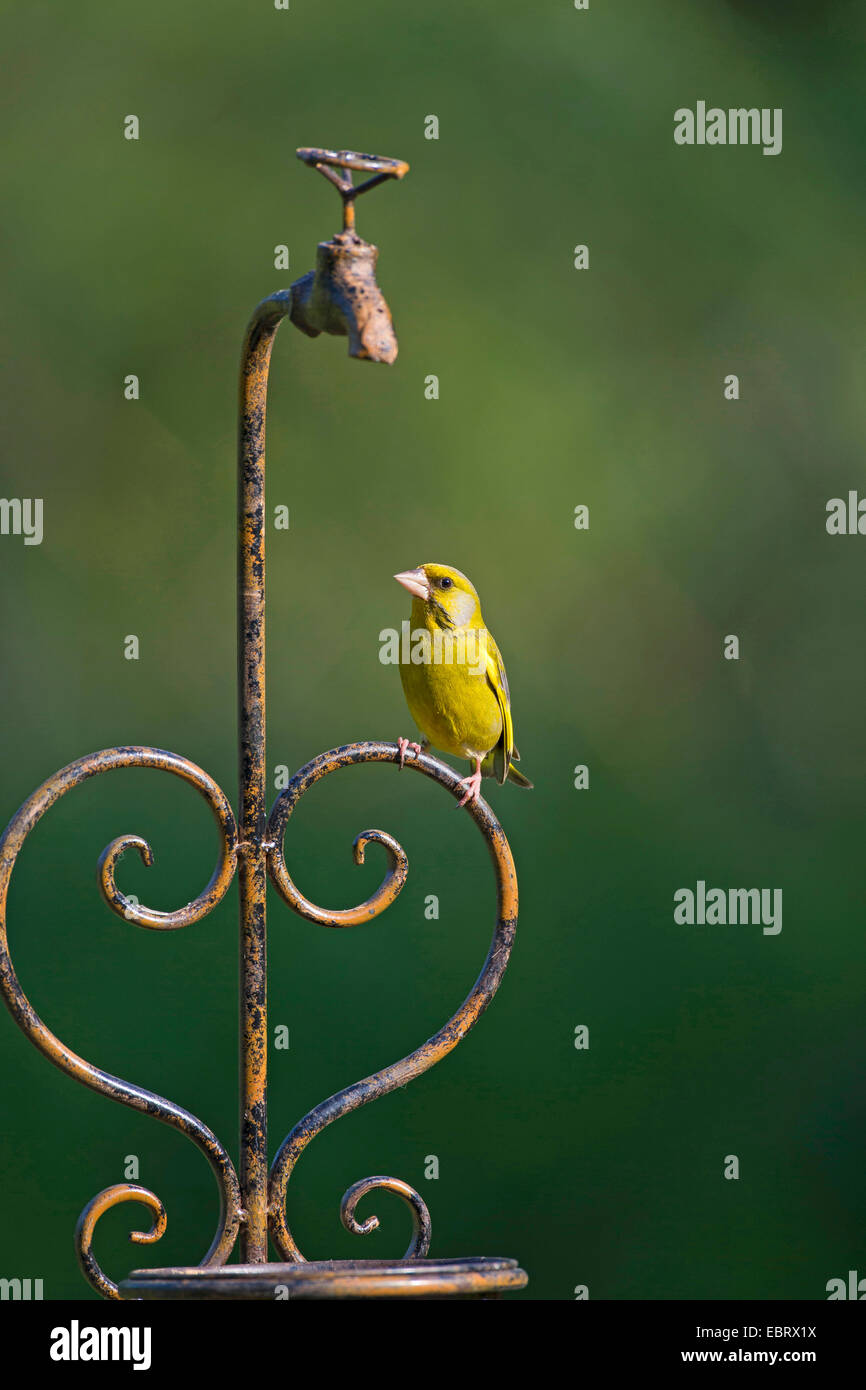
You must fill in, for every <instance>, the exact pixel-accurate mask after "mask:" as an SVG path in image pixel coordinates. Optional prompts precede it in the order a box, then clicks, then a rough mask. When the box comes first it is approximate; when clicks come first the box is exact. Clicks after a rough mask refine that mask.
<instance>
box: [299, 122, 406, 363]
mask: <svg viewBox="0 0 866 1390" xmlns="http://www.w3.org/2000/svg"><path fill="white" fill-rule="evenodd" d="M298 158H299V159H302V160H303V161H304V163H305V164H309V165H310V166H311V167H312V168H314V169H318V170H319V172H320V173H321V174H324V175H325V177H326V178H327V179H329V180H330V182H331V183H333V184H334V186H335V187H336V188H337V190H338V191H339V193H340V197H341V198H342V200H343V230H342V232H339V233H338V234H337V235H336V236H335V237H333V238H332V239H331V240H330V241H320V242H319V246H318V250H317V252H316V268H315V270H311V271H309V272H308V273H307V274H306V275H303V276H302V277H301V279H300V280H296V281H295V283H294V285H293V286H292V309H291V318H292V323H293V324H294V325H295V327H296V328H300V330H301V332H302V333H306V334H307V335H308V336H309V337H311V338H317V337H318V336H319V334H320V333H334V334H337V335H338V336H340V337H346V336H348V339H349V356H350V357H359V358H361V359H362V360H364V361H368V362H387V363H391V362H393V361H394V360H395V358H396V356H397V338H396V335H395V333H394V325H393V323H392V321H391V311H390V309H389V308H388V305H387V303H386V302H385V298H384V296H383V294H382V292H381V290H380V289H379V286H378V284H377V282H376V262H377V260H378V258H379V249H378V247H376V246H373V245H371V244H370V243H369V242H367V241H363V240H362V239H361V237H359V236H358V234H357V233H356V231H355V199H356V198H357V197H359V195H360V194H361V193H366V192H367V191H368V190H369V189H371V188H375V187H376V186H377V184H380V183H383V182H385V181H386V180H387V179H402V178H403V176H404V174H407V173H408V171H409V165H408V164H406V163H405V162H404V161H403V160H400V159H384V158H381V157H379V156H377V155H371V154H355V153H354V152H353V151H352V150H319V149H301V150H298ZM337 169H342V170H344V171H345V172H344V174H343V175H342V176H341V175H339V174H338V173H336V170H337ZM353 169H362V170H366V171H368V172H372V173H373V177H372V178H370V179H367V180H366V182H364V183H361V184H359V185H358V186H357V187H355V186H354V184H353V182H352V170H353Z"/></svg>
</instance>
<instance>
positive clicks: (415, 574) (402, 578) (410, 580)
mask: <svg viewBox="0 0 866 1390" xmlns="http://www.w3.org/2000/svg"><path fill="white" fill-rule="evenodd" d="M394 578H395V579H396V581H397V583H398V584H402V585H403V588H404V589H408V590H409V593H410V594H412V595H413V597H414V598H420V599H422V600H423V602H424V603H427V601H428V599H429V598H430V580H429V579H428V578H427V576H426V574H425V573H424V571H423V570H422V569H417V570H404V571H403V573H402V574H395V575H394Z"/></svg>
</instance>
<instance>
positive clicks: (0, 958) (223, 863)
mask: <svg viewBox="0 0 866 1390" xmlns="http://www.w3.org/2000/svg"><path fill="white" fill-rule="evenodd" d="M122 767H152V768H157V769H159V770H162V771H166V772H172V773H174V774H175V775H176V776H178V777H180V778H182V779H183V780H184V781H185V782H189V783H190V784H191V785H192V786H194V787H195V788H196V789H197V790H198V791H199V792H201V794H202V796H203V797H204V799H205V800H206V801H207V803H208V805H209V806H210V808H211V811H212V812H213V815H214V818H215V820H216V822H217V826H218V828H219V832H220V852H219V858H218V861H217V866H216V868H215V870H214V872H213V875H212V876H211V880H210V882H209V883H208V885H207V887H206V888H205V889H204V890H203V892H202V893H200V894H199V896H198V897H197V898H195V899H194V900H193V902H191V903H188V904H187V906H186V907H183V908H181V909H179V910H178V911H177V912H156V911H154V910H152V909H151V908H147V907H142V906H139V905H136V904H134V903H133V902H132V901H131V900H130V899H128V898H126V897H125V896H124V895H123V894H122V893H121V892H120V891H119V890H118V888H117V887H116V884H115V882H114V869H115V866H116V864H117V860H118V859H119V857H120V855H121V854H122V853H123V851H124V850H125V849H129V848H135V849H137V850H138V851H139V853H140V854H141V856H142V859H143V860H144V862H145V864H152V863H153V851H152V850H151V848H150V846H149V845H148V844H147V842H146V841H145V840H142V839H141V838H140V837H139V836H136V835H126V836H123V837H122V838H120V839H118V840H114V841H113V842H112V843H111V844H110V845H109V846H108V848H107V849H106V850H105V851H104V853H103V855H102V857H101V859H100V861H99V885H100V889H101V891H102V893H103V896H104V897H105V899H106V901H107V902H108V904H109V906H110V907H111V908H112V909H113V910H114V911H115V912H117V913H118V914H119V915H121V916H123V917H124V918H125V919H126V920H127V921H131V922H134V923H135V924H136V925H138V926H142V927H150V928H155V929H157V930H164V929H173V928H176V927H182V926H187V925H189V924H190V923H192V922H197V921H199V920H200V919H201V918H202V917H204V916H206V914H207V913H208V912H210V911H211V910H212V909H213V908H214V907H215V906H216V905H217V903H218V902H219V901H220V900H221V899H222V897H223V896H224V895H225V892H226V890H227V888H228V886H229V884H230V883H231V880H232V877H233V875H234V871H235V862H236V860H235V856H236V842H237V835H236V831H235V821H234V816H233V814H232V810H231V807H230V806H229V803H228V801H227V800H226V797H225V796H224V794H223V792H222V791H221V790H220V788H219V787H218V786H217V784H216V782H214V781H213V780H212V778H210V777H209V776H208V775H207V773H206V772H203V771H202V769H201V768H199V767H197V766H196V765H195V763H192V762H189V761H188V760H187V759H186V758H182V757H180V756H179V755H178V754H176V753H168V752H165V751H164V750H163V749H160V748H141V747H118V748H107V749H104V750H103V751H101V752H99V753H91V754H89V755H88V756H87V757H85V758H79V759H78V761H77V762H74V763H70V764H69V766H68V767H65V768H63V769H62V770H61V771H60V772H57V773H55V774H54V776H53V777H50V778H49V779H48V781H46V782H44V783H43V784H42V786H41V787H39V788H38V789H37V790H36V791H35V792H34V793H33V795H32V796H30V797H28V799H27V800H26V801H25V802H24V804H23V805H22V806H21V807H20V809H19V810H18V811H17V813H16V814H15V815H14V816H13V817H12V820H11V821H10V822H9V825H8V826H7V827H6V830H5V832H4V834H3V837H2V840H0V993H2V995H3V998H4V1001H5V1003H6V1006H7V1008H8V1009H9V1012H10V1013H11V1015H12V1017H13V1018H14V1020H15V1022H16V1023H17V1024H18V1026H19V1028H20V1029H21V1031H22V1032H23V1033H24V1034H25V1036H26V1037H28V1038H29V1039H30V1041H31V1042H32V1043H33V1044H34V1046H36V1047H37V1048H38V1049H39V1051H40V1052H41V1053H43V1055H44V1056H45V1057H47V1058H48V1060H49V1061H50V1062H53V1063H54V1065H55V1066H56V1067H59V1069H60V1070H61V1071H63V1072H66V1073H67V1074H68V1075H69V1076H72V1077H73V1078H74V1079H75V1080H76V1081H80V1082H81V1083H82V1084H83V1085H85V1086H88V1087H89V1088H90V1089H91V1090H93V1091H98V1092H99V1094H100V1095H104V1096H109V1097H110V1098H111V1099H112V1100H116V1101H119V1102H120V1103H121V1104H122V1105H128V1106H130V1108H131V1109H133V1110H140V1111H142V1112H143V1113H144V1114H146V1115H154V1116H155V1117H156V1118H157V1119H160V1120H162V1121H163V1122H164V1123H165V1124H168V1125H171V1126H172V1127H173V1128H175V1129H178V1130H180V1132H181V1133H182V1134H185V1135H186V1136H187V1138H189V1139H191V1140H192V1142H193V1143H194V1144H195V1145H196V1146H197V1148H198V1149H199V1150H200V1151H201V1152H202V1153H203V1154H204V1156H205V1158H206V1159H207V1161H208V1163H209V1164H210V1166H211V1170H212V1172H213V1174H214V1177H215V1178H216V1182H217V1187H218V1189H219V1194H220V1214H219V1221H218V1224H217V1229H216V1234H215V1235H214V1238H213V1241H212V1243H211V1246H210V1249H209V1250H208V1252H207V1254H206V1255H205V1257H204V1259H203V1260H202V1265H218V1264H224V1263H225V1261H226V1259H227V1258H228V1256H229V1254H230V1253H231V1250H232V1247H233V1245H234V1242H235V1238H236V1236H237V1232H238V1227H239V1224H240V1220H241V1215H242V1213H241V1197H240V1186H239V1184H238V1179H237V1174H236V1172H235V1169H234V1165H233V1164H232V1161H231V1159H230V1158H229V1155H228V1153H227V1152H226V1150H225V1149H224V1148H223V1146H222V1144H221V1143H220V1142H219V1140H218V1139H217V1138H216V1136H215V1135H214V1134H213V1133H212V1132H211V1130H210V1129H208V1127H207V1125H204V1124H202V1122H201V1120H199V1119H197V1118H196V1117H195V1116H194V1115H192V1114H190V1112H189V1111H187V1110H184V1109H182V1108H181V1107H180V1106H179V1105H175V1104H174V1102H173V1101H169V1100H165V1099H164V1098H163V1097H162V1096H158V1095H156V1094H155V1093H154V1092H152V1091H147V1090H145V1089H144V1088H143V1087H141V1086H136V1085H134V1084H133V1083H131V1082H129V1081H123V1080H122V1079H121V1078H119V1077H116V1076H112V1075H111V1073H110V1072H106V1071H102V1069H101V1068H99V1067H96V1066H93V1065H92V1063H90V1062H87V1061H85V1060H84V1058H83V1057H79V1056H78V1054H77V1053H76V1052H73V1051H72V1049H71V1048H69V1047H67V1046H66V1044H65V1043H63V1042H61V1041H60V1039H59V1038H58V1037H56V1036H55V1034H54V1033H52V1032H51V1030H50V1029H49V1028H47V1027H46V1025H45V1024H44V1023H43V1022H42V1020H41V1019H40V1018H39V1016H38V1014H37V1013H36V1011H35V1009H34V1008H33V1006H32V1005H31V1003H30V1001H29V999H28V998H27V996H26V995H25V993H24V991H23V990H22V988H21V985H20V983H19V981H18V977H17V975H16V973H15V969H14V966H13V964H12V959H11V956H10V955H9V946H8V937H7V928H6V902H7V897H8V891H9V880H10V878H11V875H12V869H13V867H14V865H15V861H16V859H17V857H18V854H19V852H20V850H21V848H22V846H23V844H24V842H25V840H26V839H27V836H28V835H29V834H30V832H31V830H33V828H34V827H35V826H36V824H37V823H38V822H39V821H40V820H41V819H42V816H43V815H44V814H45V812H46V811H47V810H49V808H50V807H51V806H53V805H54V803H55V802H56V801H59V800H60V798H61V797H62V796H64V795H65V793H66V792H68V791H70V790H71V789H72V788H73V787H77V786H78V785H79V784H80V783H81V782H85V781H87V780H88V778H90V777H94V776H96V775H98V774H99V773H101V772H107V771H110V770H112V769H114V768H122ZM130 1200H135V1201H139V1202H143V1203H144V1205H145V1206H148V1207H149V1208H150V1209H151V1211H153V1212H154V1213H155V1215H156V1221H155V1223H154V1226H153V1229H152V1230H151V1231H150V1232H147V1233H145V1232H141V1231H136V1232H133V1235H132V1239H133V1240H134V1241H136V1242H139V1243H147V1242H152V1241H156V1240H159V1238H160V1236H161V1235H162V1233H163V1231H164V1229H165V1221H166V1217H165V1209H164V1208H163V1206H162V1203H161V1202H160V1200H159V1198H158V1197H156V1196H155V1195H154V1194H153V1193H152V1192H149V1191H148V1190H147V1189H146V1188H143V1187H137V1186H135V1185H134V1184H129V1183H121V1184H118V1185H116V1186H114V1187H109V1188H106V1189H105V1191H103V1192H101V1193H100V1194H99V1195H98V1196H97V1197H95V1198H94V1199H93V1201H91V1202H90V1203H89V1204H88V1206H87V1207H85V1209H84V1211H83V1212H82V1215H81V1218H80V1220H79V1223H78V1227H77V1230H76V1248H77V1250H78V1257H79V1260H80V1262H81V1267H82V1269H83V1271H84V1274H85V1277H86V1278H87V1279H88V1280H89V1281H90V1283H91V1284H92V1285H93V1287H94V1288H95V1289H96V1290H97V1291H98V1292H99V1293H101V1294H103V1295H104V1296H105V1297H108V1298H115V1299H119V1298H120V1297H121V1295H120V1294H119V1292H118V1290H117V1285H116V1284H114V1283H112V1281H111V1280H110V1279H108V1278H107V1276H106V1275H105V1274H104V1273H103V1272H102V1270H101V1269H100V1267H99V1265H98V1264H97V1262H96V1260H95V1258H94V1256H93V1254H92V1251H91V1244H92V1239H93V1231H94V1227H95V1225H96V1222H97V1221H98V1220H99V1217H100V1216H101V1215H102V1214H103V1212H105V1211H107V1210H108V1209H109V1208H110V1207H113V1206H115V1205H116V1204H117V1203H118V1202H123V1201H130Z"/></svg>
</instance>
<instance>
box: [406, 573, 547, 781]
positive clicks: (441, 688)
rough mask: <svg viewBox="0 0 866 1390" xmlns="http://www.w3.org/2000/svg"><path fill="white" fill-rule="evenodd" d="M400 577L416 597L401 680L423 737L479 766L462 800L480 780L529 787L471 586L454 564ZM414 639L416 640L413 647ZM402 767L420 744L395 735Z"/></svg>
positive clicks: (495, 652)
mask: <svg viewBox="0 0 866 1390" xmlns="http://www.w3.org/2000/svg"><path fill="white" fill-rule="evenodd" d="M394 578H395V579H396V580H397V582H398V583H399V584H402V585H403V588H404V589H408V591H409V593H410V594H411V595H412V618H411V632H410V634H409V638H410V641H406V640H404V641H403V642H402V643H401V652H400V678H401V680H402V682H403V691H404V694H405V696H406V703H407V705H408V706H409V713H410V714H411V716H412V718H413V719H414V720H415V723H416V724H417V725H418V728H419V729H420V730H421V733H422V734H423V736H424V746H425V747H426V745H427V744H428V743H432V744H433V746H434V747H435V748H440V749H441V750H442V752H443V753H451V754H452V755H454V756H455V757H458V758H468V759H469V760H470V762H474V763H475V771H474V772H472V773H471V774H470V775H469V776H468V777H463V778H462V779H461V782H460V785H461V786H463V787H465V788H466V792H465V794H464V796H463V799H462V801H461V802H460V803H459V804H460V805H461V806H465V805H466V804H467V802H472V801H477V800H478V797H479V794H480V791H481V778H482V777H495V778H496V779H497V781H498V782H499V784H500V786H501V785H502V784H503V783H504V782H505V781H506V780H509V779H510V780H511V781H512V782H514V783H516V785H517V786H518V787H531V786H532V783H531V782H530V781H529V780H528V778H526V777H524V776H523V774H522V773H521V772H518V770H517V768H516V767H515V766H514V764H513V763H512V761H511V760H512V758H516V759H517V761H518V762H519V761H520V754H519V753H518V751H517V749H516V748H515V746H514V726H513V724H512V720H511V697H510V695H509V693H508V681H507V679H506V676H505V666H504V664H503V661H502V657H501V656H500V654H499V648H498V647H497V645H496V643H495V642H494V640H493V637H492V635H491V634H490V633H489V632H488V631H487V628H486V627H485V626H484V619H483V618H482V616H481V604H480V602H479V599H478V594H477V593H476V591H475V589H474V588H473V586H472V584H471V583H470V582H469V580H468V579H467V578H466V575H465V574H461V573H460V571H459V570H456V569H452V568H451V566H450V565H419V566H418V568H417V569H414V570H404V571H403V573H402V574H395V575H394ZM410 643H411V645H410ZM397 746H398V748H399V749H400V766H401V767H402V766H403V763H404V760H405V757H406V753H407V751H408V750H409V749H412V750H414V751H415V752H417V753H420V752H421V750H422V745H421V744H419V743H410V742H409V740H408V739H406V738H400V739H398V740H397Z"/></svg>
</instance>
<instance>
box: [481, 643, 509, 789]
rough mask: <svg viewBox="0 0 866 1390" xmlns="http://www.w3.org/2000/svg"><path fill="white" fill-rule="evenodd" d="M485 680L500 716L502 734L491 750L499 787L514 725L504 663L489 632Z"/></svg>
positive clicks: (503, 774) (504, 769)
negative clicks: (496, 701)
mask: <svg viewBox="0 0 866 1390" xmlns="http://www.w3.org/2000/svg"><path fill="white" fill-rule="evenodd" d="M487 679H488V681H489V682H490V685H491V686H492V688H493V693H494V694H495V696H496V698H497V700H498V701H499V712H500V714H501V715H502V734H501V736H500V739H499V742H498V743H497V745H496V747H495V749H494V750H493V775H494V777H495V778H496V780H497V782H498V783H499V785H500V786H503V785H504V783H505V779H506V778H507V776H508V764H509V762H510V761H511V755H512V753H513V752H514V725H513V723H512V720H511V695H510V693H509V690H508V677H507V676H506V674H505V663H504V662H503V660H502V656H501V654H500V651H499V648H498V647H497V645H496V643H495V642H494V640H493V637H492V636H491V634H490V633H489V632H488V634H487Z"/></svg>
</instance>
